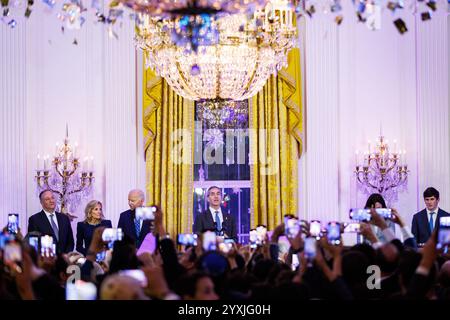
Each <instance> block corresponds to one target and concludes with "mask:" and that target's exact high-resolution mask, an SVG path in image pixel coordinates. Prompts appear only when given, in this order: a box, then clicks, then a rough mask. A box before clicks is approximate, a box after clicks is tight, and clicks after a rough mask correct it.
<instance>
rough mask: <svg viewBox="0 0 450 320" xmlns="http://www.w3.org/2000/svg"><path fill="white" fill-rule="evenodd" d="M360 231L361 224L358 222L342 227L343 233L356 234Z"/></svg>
mask: <svg viewBox="0 0 450 320" xmlns="http://www.w3.org/2000/svg"><path fill="white" fill-rule="evenodd" d="M360 231H361V224H360V223H359V222H350V223H346V224H345V226H344V233H358V232H360Z"/></svg>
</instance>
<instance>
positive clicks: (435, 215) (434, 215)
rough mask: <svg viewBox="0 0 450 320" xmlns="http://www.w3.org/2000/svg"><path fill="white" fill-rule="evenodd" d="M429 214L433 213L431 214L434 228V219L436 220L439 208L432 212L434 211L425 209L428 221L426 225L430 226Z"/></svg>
mask: <svg viewBox="0 0 450 320" xmlns="http://www.w3.org/2000/svg"><path fill="white" fill-rule="evenodd" d="M431 212H434V214H433V227H436V218H437V215H438V212H439V207H436V210H434V211H431V210H428V209H427V220H428V225H429V224H430V218H431V214H430V213H431ZM431 231H433V230H431Z"/></svg>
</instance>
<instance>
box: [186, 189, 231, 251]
mask: <svg viewBox="0 0 450 320" xmlns="http://www.w3.org/2000/svg"><path fill="white" fill-rule="evenodd" d="M206 196H207V199H208V203H209V208H208V209H207V210H206V211H205V212H202V213H201V214H199V215H197V217H196V219H195V222H194V230H193V231H194V233H203V232H204V231H206V230H214V231H215V232H216V235H218V236H223V237H224V238H225V239H233V240H234V241H235V242H237V234H236V224H235V221H234V218H233V216H232V215H231V214H227V213H224V212H222V208H221V207H220V204H221V203H222V190H221V189H220V188H219V187H216V186H212V187H210V188H209V189H208V191H207V192H206Z"/></svg>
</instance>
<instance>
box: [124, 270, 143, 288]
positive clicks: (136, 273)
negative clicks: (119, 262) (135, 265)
mask: <svg viewBox="0 0 450 320" xmlns="http://www.w3.org/2000/svg"><path fill="white" fill-rule="evenodd" d="M119 274H120V275H123V276H128V277H131V278H133V279H136V280H137V281H139V283H140V284H141V287H143V288H146V287H147V277H146V276H145V273H144V271H142V270H140V269H133V270H122V271H119Z"/></svg>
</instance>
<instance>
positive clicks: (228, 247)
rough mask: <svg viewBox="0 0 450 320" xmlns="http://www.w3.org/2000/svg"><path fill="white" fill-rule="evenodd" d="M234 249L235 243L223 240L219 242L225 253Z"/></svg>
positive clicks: (220, 248)
mask: <svg viewBox="0 0 450 320" xmlns="http://www.w3.org/2000/svg"><path fill="white" fill-rule="evenodd" d="M231 249H233V244H232V243H229V242H228V243H226V242H221V243H219V250H220V251H221V252H223V253H228V252H230V250H231Z"/></svg>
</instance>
